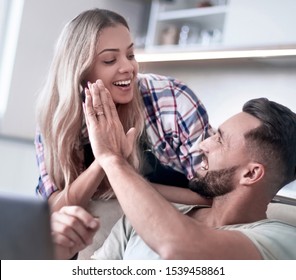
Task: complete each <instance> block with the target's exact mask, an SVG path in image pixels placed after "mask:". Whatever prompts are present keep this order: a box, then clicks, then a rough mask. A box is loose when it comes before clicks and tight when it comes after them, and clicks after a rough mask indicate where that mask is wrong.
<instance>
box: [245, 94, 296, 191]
mask: <svg viewBox="0 0 296 280" xmlns="http://www.w3.org/2000/svg"><path fill="white" fill-rule="evenodd" d="M243 112H245V113H248V114H250V115H252V116H254V117H255V118H257V119H259V120H260V121H261V123H262V124H261V125H260V126H259V127H257V128H256V129H253V130H251V131H249V132H248V133H246V134H245V139H246V140H247V146H248V148H249V151H250V153H251V154H252V156H254V158H255V159H256V160H258V162H260V163H261V164H263V165H264V166H265V168H266V170H267V172H269V175H271V178H272V179H273V180H274V181H273V182H274V183H275V184H274V186H275V187H276V191H277V190H278V189H280V188H281V187H283V186H284V185H286V184H288V183H289V182H291V181H293V180H295V179H296V114H295V113H294V112H292V111H291V110H290V109H288V108H287V107H285V106H283V105H281V104H278V103H276V102H273V101H270V100H268V99H267V98H258V99H252V100H250V101H248V102H246V103H245V104H244V106H243Z"/></svg>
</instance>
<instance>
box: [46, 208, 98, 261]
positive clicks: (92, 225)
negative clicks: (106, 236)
mask: <svg viewBox="0 0 296 280" xmlns="http://www.w3.org/2000/svg"><path fill="white" fill-rule="evenodd" d="M98 228H99V221H98V219H97V218H94V217H92V216H91V215H90V214H89V213H88V212H87V211H86V210H84V209H83V208H82V207H79V206H65V207H63V208H61V209H60V210H59V211H55V212H53V213H52V215H51V231H52V238H53V243H54V251H55V258H56V259H70V258H72V257H73V256H75V254H77V253H78V252H79V251H81V250H82V249H84V248H85V247H86V246H87V245H89V244H91V243H92V239H93V237H94V234H95V233H96V231H97V230H98Z"/></svg>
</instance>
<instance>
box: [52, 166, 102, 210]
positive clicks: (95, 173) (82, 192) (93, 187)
mask: <svg viewBox="0 0 296 280" xmlns="http://www.w3.org/2000/svg"><path fill="white" fill-rule="evenodd" d="M104 177H105V172H104V171H103V170H102V168H101V167H100V166H99V165H98V164H96V163H95V162H93V163H92V164H91V165H90V166H89V167H88V168H87V169H86V170H85V171H84V172H83V173H81V174H80V175H79V176H78V177H77V178H76V180H75V181H74V182H73V183H72V184H71V185H70V186H68V187H66V188H65V189H63V190H57V191H55V192H53V193H52V194H51V195H50V197H49V198H48V201H49V204H50V206H51V211H58V210H59V209H61V208H62V207H63V206H66V205H78V206H82V207H83V208H85V207H86V206H87V204H88V202H89V200H90V199H91V198H92V196H93V195H94V193H95V192H96V191H97V189H98V186H99V185H100V183H101V181H102V180H103V178H104Z"/></svg>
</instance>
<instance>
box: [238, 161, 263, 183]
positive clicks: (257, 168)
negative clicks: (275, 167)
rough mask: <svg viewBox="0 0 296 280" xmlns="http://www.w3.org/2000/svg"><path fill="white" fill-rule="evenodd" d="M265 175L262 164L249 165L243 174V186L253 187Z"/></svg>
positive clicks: (241, 181) (241, 180)
mask: <svg viewBox="0 0 296 280" xmlns="http://www.w3.org/2000/svg"><path fill="white" fill-rule="evenodd" d="M264 174H265V168H264V166H263V165H262V164H260V163H254V162H253V163H249V164H248V165H247V166H246V167H245V168H244V169H243V172H242V175H241V178H240V184H241V185H252V184H255V183H257V182H258V181H260V180H261V179H262V178H263V177H264Z"/></svg>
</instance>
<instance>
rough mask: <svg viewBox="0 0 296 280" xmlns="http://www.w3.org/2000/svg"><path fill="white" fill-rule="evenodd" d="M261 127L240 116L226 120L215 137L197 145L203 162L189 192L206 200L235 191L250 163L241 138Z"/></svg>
mask: <svg viewBox="0 0 296 280" xmlns="http://www.w3.org/2000/svg"><path fill="white" fill-rule="evenodd" d="M260 124H261V123H260V121H259V120H258V119H256V118H255V117H253V116H251V115H249V114H247V113H244V112H242V113H239V114H237V115H235V116H233V117H232V118H230V119H228V120H227V121H226V122H224V123H223V124H222V125H221V126H220V128H219V129H218V131H217V133H216V134H215V135H213V136H211V137H209V138H207V139H206V140H204V141H203V142H202V143H200V145H199V149H200V150H201V152H202V153H203V160H202V163H201V167H200V169H199V170H197V171H196V176H195V177H194V178H193V179H192V181H191V183H190V189H192V190H193V191H195V192H197V193H199V194H201V195H203V196H206V197H215V196H221V195H225V194H227V193H228V192H231V191H232V190H234V189H235V187H236V185H237V184H238V182H239V178H240V176H242V171H243V168H244V167H245V166H246V165H247V164H248V163H249V162H250V157H249V154H248V153H247V150H246V145H245V144H246V143H245V141H246V140H245V137H244V135H245V134H246V133H247V132H248V131H250V130H252V129H254V128H256V127H258V126H259V125H260Z"/></svg>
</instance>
